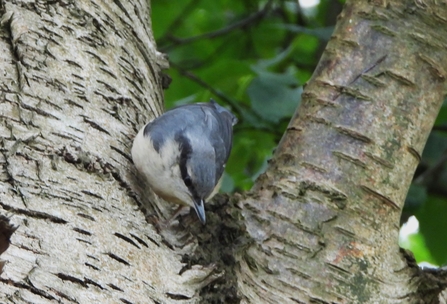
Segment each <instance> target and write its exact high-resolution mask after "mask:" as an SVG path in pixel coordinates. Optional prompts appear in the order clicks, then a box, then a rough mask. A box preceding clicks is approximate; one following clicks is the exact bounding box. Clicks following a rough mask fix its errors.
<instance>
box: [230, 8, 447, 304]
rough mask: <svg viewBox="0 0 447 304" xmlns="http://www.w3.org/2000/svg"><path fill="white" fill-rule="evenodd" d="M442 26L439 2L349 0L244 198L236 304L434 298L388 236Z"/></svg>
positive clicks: (429, 102) (437, 74) (426, 114)
mask: <svg viewBox="0 0 447 304" xmlns="http://www.w3.org/2000/svg"><path fill="white" fill-rule="evenodd" d="M446 29H447V5H446V4H445V3H444V2H443V3H441V2H440V1H409V0H405V1H367V0H363V1H359V0H355V1H354V0H352V1H348V2H347V4H346V6H345V7H344V10H343V12H342V14H341V15H340V16H339V20H338V22H337V27H336V29H335V32H334V34H333V36H332V38H331V40H330V42H329V44H328V46H327V48H326V50H325V52H324V54H323V56H322V58H321V60H320V63H319V65H318V67H317V69H316V71H315V72H314V74H313V77H312V79H311V80H310V81H309V83H308V84H307V87H306V88H305V90H304V93H303V99H302V104H301V106H300V107H299V109H298V111H297V113H296V114H295V116H294V118H293V119H292V121H291V122H290V124H289V127H288V129H287V132H286V133H285V135H284V136H283V138H282V140H281V143H280V144H279V146H278V148H277V150H276V153H275V155H274V158H273V160H272V161H271V163H270V166H269V168H268V170H267V172H266V173H265V174H264V175H263V176H262V177H261V178H260V179H259V180H258V182H257V184H256V186H255V188H254V189H253V190H252V194H251V195H250V196H248V197H247V198H246V200H245V201H244V202H243V204H244V210H243V215H244V217H245V219H246V224H247V230H248V233H249V235H250V237H251V238H253V239H254V240H255V242H254V243H253V244H252V245H251V246H250V247H249V248H248V249H247V250H246V251H243V252H241V253H240V254H239V255H238V257H237V260H238V262H239V263H240V265H241V266H240V269H239V270H238V272H237V275H238V286H239V288H240V291H241V293H242V294H243V298H244V302H246V303H419V302H426V303H436V302H437V301H438V294H439V293H440V292H441V291H442V290H443V289H445V288H446V286H447V285H446V281H445V279H442V277H443V276H442V274H440V273H437V275H432V274H431V275H428V274H427V273H424V272H422V271H420V270H419V269H418V268H417V267H415V266H414V263H413V264H412V263H411V262H409V261H411V258H405V256H406V254H405V252H402V251H400V250H399V246H398V242H397V240H398V232H399V218H400V214H401V210H402V207H403V204H404V199H405V196H406V194H407V191H408V188H409V185H410V183H411V179H412V176H413V173H414V170H415V168H416V166H417V164H418V162H419V160H420V155H421V153H422V151H423V148H424V145H425V142H426V139H427V137H428V134H429V132H430V130H431V127H432V125H433V123H434V120H435V118H436V115H437V113H438V110H439V108H440V106H441V104H442V102H443V100H444V98H445V92H446V88H447V86H446V77H447V72H446V71H447V38H446V37H447V32H446ZM437 276H439V277H437ZM435 277H437V278H436V279H435ZM444 277H445V275H444ZM444 293H445V291H444ZM441 297H442V295H439V299H440V298H441ZM444 297H445V295H444Z"/></svg>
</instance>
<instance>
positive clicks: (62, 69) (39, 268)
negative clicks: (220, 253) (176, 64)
mask: <svg viewBox="0 0 447 304" xmlns="http://www.w3.org/2000/svg"><path fill="white" fill-rule="evenodd" d="M1 24H2V26H1V28H0V50H1V51H0V58H1V59H0V71H1V77H0V90H1V91H0V92H1V94H0V102H1V104H0V113H1V118H0V119H1V123H0V136H1V152H2V153H1V155H0V157H1V163H2V171H1V175H0V177H1V181H0V214H1V215H4V216H7V217H8V218H9V219H10V223H11V224H13V225H15V226H17V230H16V231H15V232H14V233H13V234H12V236H11V238H10V246H9V247H8V248H7V250H6V251H5V252H4V253H3V254H2V256H1V259H2V260H3V261H6V262H5V265H4V267H3V269H2V273H1V275H0V302H1V303H26V302H28V303H52V302H62V303H175V302H181V303H197V299H198V290H200V287H202V286H203V285H204V284H206V283H207V282H209V281H210V280H213V278H214V277H213V275H211V276H208V274H210V271H211V270H212V269H213V268H209V269H208V268H205V267H195V266H191V267H190V269H189V270H188V269H186V270H185V269H183V268H184V266H185V264H184V263H182V262H181V258H182V254H186V253H188V252H190V251H191V250H192V249H193V248H194V244H192V245H189V246H186V247H184V248H182V250H175V251H174V250H172V249H171V248H169V247H168V246H167V245H165V243H164V242H162V239H161V237H160V236H159V235H158V234H157V233H156V232H155V230H154V228H153V226H152V225H150V224H148V223H147V221H146V219H145V214H144V213H143V212H142V211H141V210H140V209H141V208H140V207H141V206H142V205H147V204H146V203H147V202H149V201H150V200H152V201H154V197H153V196H151V195H150V194H149V193H150V192H149V191H148V190H147V189H144V188H145V187H140V186H139V184H140V183H141V182H140V181H139V180H138V179H137V178H136V172H135V170H134V168H133V166H132V164H131V160H130V157H129V154H130V152H129V151H130V147H131V143H132V139H133V136H134V135H135V133H136V131H137V129H138V128H140V127H141V126H142V125H143V124H144V123H145V122H147V121H148V120H149V118H151V117H154V115H159V114H160V113H161V112H162V109H163V106H162V104H163V92H162V86H161V81H162V77H161V74H160V71H161V68H163V67H166V66H167V62H166V60H165V59H164V58H163V56H161V54H159V53H157V51H156V46H155V43H154V39H153V34H152V31H151V23H150V11H149V7H148V3H146V2H145V1H141V2H139V1H134V2H129V1H54V2H46V1H37V2H32V3H31V2H28V1H2V23H1ZM145 209H147V208H145ZM154 211H157V212H158V213H160V210H158V209H157V208H156V209H154V210H149V209H148V213H151V212H152V213H153V212H154ZM157 212H156V213H157ZM182 269H183V271H182V272H181V274H180V270H182Z"/></svg>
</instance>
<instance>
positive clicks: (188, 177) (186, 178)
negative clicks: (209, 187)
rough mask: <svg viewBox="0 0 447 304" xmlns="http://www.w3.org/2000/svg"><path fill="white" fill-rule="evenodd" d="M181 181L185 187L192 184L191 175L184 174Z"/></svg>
mask: <svg viewBox="0 0 447 304" xmlns="http://www.w3.org/2000/svg"><path fill="white" fill-rule="evenodd" d="M183 182H184V183H185V185H186V187H190V186H191V185H192V181H191V177H190V176H189V175H187V176H185V178H184V179H183Z"/></svg>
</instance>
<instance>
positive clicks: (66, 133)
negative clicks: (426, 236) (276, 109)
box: [0, 0, 447, 303]
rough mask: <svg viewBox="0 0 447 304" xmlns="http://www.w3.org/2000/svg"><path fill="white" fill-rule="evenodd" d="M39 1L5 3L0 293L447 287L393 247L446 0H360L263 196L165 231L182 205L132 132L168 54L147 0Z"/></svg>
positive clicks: (389, 297)
mask: <svg viewBox="0 0 447 304" xmlns="http://www.w3.org/2000/svg"><path fill="white" fill-rule="evenodd" d="M438 2H439V1H438ZM33 4H34V5H31V4H30V2H28V1H22V2H17V1H15V2H9V1H3V2H2V6H1V13H2V23H1V27H0V48H1V52H0V56H1V57H0V58H1V60H0V71H1V78H0V90H1V95H0V96H1V99H0V101H1V103H0V113H1V118H0V119H1V120H2V123H1V124H0V130H1V137H2V141H1V146H2V149H1V152H2V153H1V161H2V165H3V166H2V168H3V171H2V173H1V175H0V177H1V179H0V187H1V191H0V252H3V253H2V255H1V259H2V261H3V262H0V270H1V274H0V302H1V303H51V302H55V301H58V302H62V303H93V302H97V303H119V302H122V303H201V302H204V303H219V302H222V303H223V302H226V303H230V302H231V303H234V302H238V301H239V300H242V301H243V302H245V303H312V302H314V303H417V302H422V301H426V302H427V303H431V302H436V301H438V300H439V301H441V300H442V299H443V297H444V298H445V297H446V293H447V292H446V291H444V293H441V292H442V291H443V290H445V286H446V284H445V279H444V278H443V276H442V273H439V272H434V271H432V272H431V273H428V272H423V271H421V270H419V269H418V268H417V267H415V266H413V264H412V263H411V260H409V258H408V256H407V254H406V253H405V252H401V251H400V250H399V247H398V245H397V234H398V229H399V226H398V223H399V216H400V212H401V209H402V206H403V200H404V198H405V195H406V192H407V190H408V186H409V184H410V182H411V178H412V175H413V172H414V170H415V167H416V165H417V163H418V161H419V158H420V154H421V153H422V149H423V146H424V144H425V140H426V138H427V136H428V133H429V131H430V128H431V126H432V125H433V122H434V119H435V117H436V113H437V110H438V109H439V107H440V105H441V103H442V101H443V98H444V92H445V89H446V72H445V71H446V69H447V54H446V52H447V48H446V45H447V38H446V37H447V33H446V32H445V31H446V29H447V27H446V21H447V7H446V5H445V4H439V3H437V2H436V1H432V2H429V1H425V2H424V1H409V0H404V1H391V0H389V1H367V0H361V1H359V0H357V1H350V2H348V4H347V5H346V7H345V9H344V12H343V13H342V15H341V16H340V19H339V23H338V25H337V29H336V31H335V33H334V35H333V39H332V40H331V42H330V43H329V45H328V47H327V49H326V51H325V53H324V55H323V58H322V60H321V62H320V64H319V67H318V68H317V70H316V71H315V74H314V75H313V77H312V79H311V81H310V82H309V83H308V85H307V87H306V90H305V92H304V96H303V103H302V106H301V107H300V109H299V110H298V112H297V114H296V115H295V117H294V118H293V120H292V121H291V123H290V125H289V128H288V130H287V132H286V134H285V135H284V137H283V139H282V141H281V143H280V145H279V147H278V149H277V151H276V154H275V156H274V159H273V160H272V162H271V164H270V167H269V169H268V171H267V172H266V173H265V174H264V175H263V176H262V177H261V178H260V179H259V180H258V181H257V184H256V186H255V187H254V189H253V190H252V191H251V193H250V194H248V195H245V196H243V197H235V198H234V199H232V200H230V201H229V202H228V199H227V198H226V197H220V199H219V198H218V199H217V200H216V201H215V202H214V203H211V204H210V205H209V207H208V210H210V211H213V210H214V211H215V213H213V212H210V213H209V222H208V223H207V225H206V226H205V227H202V226H201V225H200V223H199V222H198V221H197V220H195V217H194V214H192V215H193V216H192V217H191V218H188V217H182V218H181V219H180V223H179V225H178V226H176V227H174V228H172V229H171V228H170V229H167V228H166V229H161V230H160V232H157V230H156V229H155V228H154V226H153V225H152V224H150V223H148V221H147V220H146V217H147V216H151V219H152V218H166V217H167V216H168V215H169V213H170V212H171V209H172V206H170V205H167V204H166V203H164V202H160V201H159V200H158V198H157V197H155V196H154V195H153V194H152V193H151V191H150V190H149V188H148V187H147V185H146V184H145V183H144V181H142V179H141V178H140V177H138V176H137V174H136V171H135V169H134V167H133V165H132V162H131V159H130V157H129V155H130V147H131V144H132V139H133V136H134V135H135V134H136V132H137V130H138V129H139V128H140V127H141V126H142V125H143V124H144V123H146V122H147V121H149V120H150V118H153V117H155V116H157V115H160V113H162V111H163V109H162V103H163V92H162V86H163V85H162V82H163V76H162V74H161V70H162V69H163V68H166V66H167V63H166V60H165V59H164V57H163V56H162V54H160V53H158V52H157V51H156V46H155V43H154V39H153V35H152V31H151V28H150V20H149V11H150V8H149V7H147V6H146V5H147V3H146V2H144V1H143V2H141V3H140V2H135V3H133V2H127V1H119V0H118V1H110V2H107V1H99V2H93V1H92V2H91V1H85V2H82V1H75V2H64V1H62V2H61V1H59V2H51V1H50V2H35V3H33ZM232 157H237V155H233V156H232ZM240 208H241V209H242V212H240V211H239V210H240ZM149 222H152V221H149ZM181 227H186V229H182V228H181Z"/></svg>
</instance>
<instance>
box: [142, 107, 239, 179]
mask: <svg viewBox="0 0 447 304" xmlns="http://www.w3.org/2000/svg"><path fill="white" fill-rule="evenodd" d="M236 121H237V120H236V117H235V116H234V115H233V114H232V113H231V112H230V111H228V110H227V109H225V108H223V107H221V106H220V105H218V104H217V103H216V102H214V101H212V102H210V103H197V104H191V105H185V106H180V107H176V108H174V109H172V110H169V111H167V112H166V113H165V114H163V115H162V116H160V117H158V118H157V119H155V120H154V121H153V122H151V123H149V124H148V125H147V126H146V127H145V130H144V134H145V136H147V134H150V137H151V140H152V144H153V146H154V148H155V149H156V150H157V152H160V149H161V148H162V147H163V144H164V142H165V141H166V138H168V137H172V138H175V136H176V134H178V133H179V132H181V131H182V130H185V129H189V130H191V132H195V133H194V134H199V135H201V139H205V138H208V139H209V140H210V143H211V146H212V148H213V149H214V153H215V162H216V171H215V174H216V175H215V179H216V180H215V184H217V182H218V181H219V179H220V177H221V175H222V173H223V171H224V165H225V163H226V162H227V160H228V157H229V156H230V151H231V146H232V142H233V130H232V126H233V125H234V124H235V123H236ZM204 145H206V143H204Z"/></svg>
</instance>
